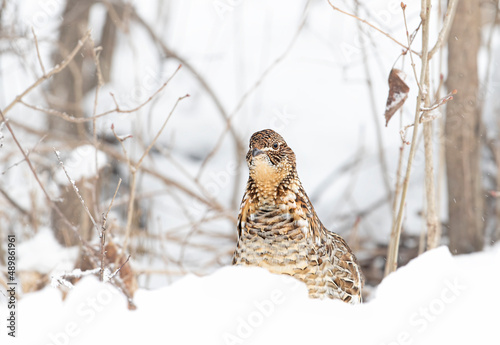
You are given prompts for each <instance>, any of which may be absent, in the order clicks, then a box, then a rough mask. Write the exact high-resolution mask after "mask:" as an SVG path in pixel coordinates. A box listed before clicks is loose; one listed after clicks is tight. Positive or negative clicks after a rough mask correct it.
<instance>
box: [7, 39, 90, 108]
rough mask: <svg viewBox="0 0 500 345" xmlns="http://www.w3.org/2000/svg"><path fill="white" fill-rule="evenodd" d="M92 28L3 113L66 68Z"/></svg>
mask: <svg viewBox="0 0 500 345" xmlns="http://www.w3.org/2000/svg"><path fill="white" fill-rule="evenodd" d="M90 32H91V31H90V30H88V31H87V32H86V34H85V35H84V36H83V37H82V38H81V39H80V40H79V41H78V44H77V45H76V46H75V48H73V50H72V51H71V53H69V55H68V56H66V57H65V58H64V60H63V61H62V62H61V63H60V64H57V65H55V66H54V68H52V69H51V70H50V71H49V72H48V73H46V74H44V75H43V76H41V77H40V78H38V79H37V80H36V81H35V82H34V83H33V84H31V85H30V86H29V87H28V88H27V89H25V90H24V91H23V92H21V93H20V94H19V95H17V96H16V98H15V99H14V100H13V101H12V102H10V103H9V105H8V106H6V107H5V109H4V110H3V115H6V114H7V113H8V112H9V110H11V109H12V107H14V105H16V103H18V102H19V101H20V100H21V99H22V98H23V97H24V96H26V95H27V94H28V93H30V92H31V91H32V90H33V89H35V88H36V87H37V86H38V85H40V84H41V83H43V82H44V81H45V80H47V79H49V78H50V77H52V76H53V75H54V74H57V73H59V72H61V71H62V70H63V69H65V68H66V66H68V65H69V63H70V62H71V61H72V60H73V58H74V57H75V55H76V54H77V53H78V52H79V51H80V49H81V48H82V47H83V44H84V43H85V42H86V41H87V40H88V39H89V37H90Z"/></svg>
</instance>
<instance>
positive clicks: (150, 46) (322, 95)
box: [0, 0, 500, 293]
mask: <svg viewBox="0 0 500 345" xmlns="http://www.w3.org/2000/svg"><path fill="white" fill-rule="evenodd" d="M332 3H334V5H335V6H338V7H339V8H341V9H343V10H345V11H347V12H349V13H352V14H356V15H357V16H359V17H360V18H363V19H366V20H367V21H369V22H370V23H371V24H373V25H374V26H376V27H378V28H380V29H381V30H383V31H384V32H386V33H388V34H389V35H390V36H391V37H392V38H393V39H391V38H389V37H387V36H385V35H384V34H381V33H380V32H379V31H377V30H374V29H373V28H372V27H370V26H368V25H366V24H364V23H362V22H360V21H358V20H356V19H354V18H352V17H350V16H348V15H345V14H343V13H340V12H339V11H336V10H335V9H334V8H332V7H331V6H330V5H329V3H328V2H327V1H326V0H309V1H294V2H291V1H285V0H275V1H264V0H253V1H243V0H220V1H219V0H184V1H180V0H165V1H160V0H158V1H153V0H150V1H142V2H140V1H121V0H110V1H96V0H79V1H77V0H37V1H35V0H23V1H15V0H10V1H9V0H3V1H1V13H0V23H1V27H0V44H1V46H0V104H1V108H2V111H3V113H4V116H5V118H7V119H8V124H9V125H10V127H11V129H12V131H13V132H14V134H15V136H16V138H17V140H18V141H19V144H20V145H21V147H22V149H23V151H24V153H25V154H26V155H27V157H28V159H29V161H30V162H31V167H30V165H29V164H28V162H27V160H26V158H25V156H24V155H23V153H22V151H21V150H20V149H19V147H18V146H17V145H16V143H15V141H14V139H13V136H12V134H11V132H10V130H9V129H8V128H7V126H6V123H5V121H1V124H0V171H1V175H0V238H1V240H0V241H1V243H2V246H0V266H1V267H5V266H6V263H5V258H6V254H5V248H6V246H5V242H6V240H5V239H6V238H7V234H16V236H17V241H18V243H19V250H18V258H19V261H18V271H19V274H20V279H21V282H22V287H23V291H24V292H25V293H26V292H29V291H35V290H38V289H40V288H42V287H44V286H46V285H47V284H50V283H51V280H53V279H54V276H55V277H62V276H64V274H65V273H64V272H71V271H72V270H73V269H74V268H81V269H83V270H87V269H93V268H96V267H99V265H100V262H99V261H100V256H99V255H100V242H101V241H100V233H101V232H102V230H103V229H104V228H105V229H106V230H105V234H106V245H107V247H106V250H107V252H108V253H107V258H106V260H107V261H106V265H109V267H114V269H116V268H117V267H120V266H121V265H122V264H123V262H125V260H126V258H127V257H128V255H129V254H130V259H129V260H130V261H129V263H130V265H127V267H128V269H123V270H122V271H121V272H120V274H121V275H122V276H121V278H122V279H123V284H125V286H126V287H127V288H129V289H130V290H131V291H132V293H133V290H134V289H135V288H137V286H139V287H143V288H155V287H158V286H163V285H166V284H169V283H171V282H172V281H175V280H176V279H178V278H180V277H182V276H184V275H186V274H196V275H205V274H209V273H211V272H213V271H214V270H216V269H217V268H219V267H221V266H224V265H229V264H230V263H231V258H232V254H233V250H234V248H235V244H236V231H235V226H236V219H237V215H238V208H239V203H240V200H241V198H242V196H243V192H244V189H245V183H246V180H247V176H248V171H247V167H246V162H245V159H244V157H245V154H246V151H247V147H248V140H249V138H250V136H251V135H252V133H254V132H256V131H258V130H261V129H265V128H272V129H274V130H276V131H277V132H279V133H280V134H281V135H282V136H283V137H284V138H285V140H286V141H287V142H288V144H289V146H290V147H291V148H292V149H293V150H294V151H295V153H296V156H297V167H298V172H299V176H300V178H301V181H302V183H303V185H304V188H305V190H306V191H307V192H308V194H309V197H310V198H311V200H312V202H313V204H314V206H315V208H316V211H317V213H318V215H319V217H320V219H321V220H322V221H323V223H324V225H325V226H326V227H327V228H328V229H330V230H331V231H334V232H337V233H339V234H340V235H342V236H343V237H344V238H346V239H347V241H348V243H349V245H350V246H351V248H352V249H353V250H354V252H355V253H356V255H357V257H358V259H359V261H360V263H361V264H362V266H363V269H364V273H365V276H366V280H367V284H368V285H369V286H376V285H377V284H378V283H379V282H380V280H381V279H382V278H383V275H384V266H385V258H386V255H387V246H388V243H389V239H390V233H391V227H392V224H393V218H394V210H395V208H394V205H395V204H396V202H395V198H396V196H397V195H398V191H399V190H400V187H398V186H400V185H401V182H402V179H403V178H404V174H405V171H406V164H407V163H406V162H407V159H408V158H407V157H408V152H409V146H408V145H407V144H404V143H403V141H402V138H401V134H400V130H401V129H402V128H403V127H405V126H407V125H409V124H411V123H413V121H414V117H415V100H416V97H417V93H418V86H417V83H416V80H415V75H414V72H413V69H412V63H411V60H410V58H409V54H406V55H403V56H402V52H403V51H404V49H403V48H402V46H401V45H399V44H397V43H396V42H395V41H398V42H401V43H403V45H404V46H406V45H407V43H408V42H407V36H406V29H405V23H404V17H403V12H402V9H401V5H400V1H385V0H384V1H383V0H380V1H378V0H374V1H357V0H345V1H333V2H332ZM406 5H407V7H406V11H405V12H406V18H407V26H408V30H409V33H410V34H411V33H412V32H414V31H415V30H416V29H417V28H418V27H419V23H420V1H416V0H408V1H407V3H406ZM432 5H433V7H432V18H431V32H430V46H431V47H432V46H434V44H435V42H436V40H437V39H438V35H439V32H440V28H441V27H442V25H443V20H445V18H446V16H445V13H446V10H447V6H448V2H447V1H441V0H440V1H432ZM497 24H498V0H492V1H489V0H485V1H478V0H471V1H465V0H460V1H458V5H457V7H456V16H455V18H454V21H453V23H452V24H451V28H450V33H449V35H447V36H446V37H444V41H443V49H438V50H437V51H436V52H435V54H434V57H433V59H432V60H431V62H430V64H431V65H430V75H429V79H430V83H429V84H430V92H429V93H430V94H431V95H432V97H431V98H432V100H433V102H437V101H439V99H440V98H441V97H444V96H446V95H447V94H448V93H449V92H451V91H452V90H453V89H457V90H458V93H457V95H455V99H454V100H453V101H450V102H448V103H446V105H444V106H441V107H439V112H440V114H441V116H440V117H438V118H437V119H436V120H434V121H432V125H433V128H432V133H433V150H434V156H433V161H434V170H433V172H432V173H433V175H434V178H435V186H436V190H435V195H436V212H437V215H438V218H439V219H438V221H439V224H440V225H441V227H442V234H443V235H442V237H441V238H440V244H444V245H449V247H450V250H451V251H452V253H454V254H461V253H470V252H474V251H480V250H483V248H487V247H488V246H491V245H493V244H494V243H495V241H496V240H497V239H498V238H499V237H500V222H499V220H500V204H498V203H497V201H496V200H497V199H496V197H497V196H498V194H497V193H498V192H497V191H498V190H499V188H500V187H499V186H498V185H499V183H500V170H499V169H498V164H497V162H498V160H499V159H500V146H499V145H500V143H499V134H500V120H499V112H500V98H499V97H498V96H499V94H500V93H499V92H500V90H499V88H500V65H499V61H500V49H499V47H500V41H499V39H500V36H499V30H498V25H497ZM88 30H90V31H88ZM420 47H421V39H420V34H418V35H416V36H415V39H414V41H413V42H412V48H413V49H414V50H415V51H416V53H417V54H414V60H415V68H416V70H417V71H420V59H419V58H418V52H419V51H420ZM67 62H69V63H67ZM180 65H182V66H181V67H180V69H179V66H180ZM393 67H397V68H398V69H401V70H402V71H404V72H405V73H406V75H407V78H406V83H407V84H408V86H409V88H410V92H409V97H408V100H407V101H406V103H405V104H404V106H403V108H402V110H401V111H398V112H397V113H396V115H394V118H393V119H392V120H391V121H390V122H389V124H388V126H385V119H384V113H385V109H386V100H387V95H388V91H389V86H388V81H387V80H388V77H389V73H390V71H391V69H392V68H393ZM167 82H168V83H167ZM186 94H189V97H187V98H182V99H181V100H179V99H180V98H181V97H183V96H185V95H186ZM177 102H178V103H177ZM174 107H175V109H174ZM167 120H168V121H167ZM163 126H164V128H163ZM411 133H412V129H408V133H407V135H406V140H411ZM417 140H418V142H417V144H418V146H417V151H416V156H415V159H414V162H413V168H412V171H411V180H410V185H409V190H408V196H407V200H406V205H405V215H404V220H403V233H402V240H401V244H400V253H399V264H400V265H404V264H405V263H407V262H408V261H409V260H410V259H411V258H413V257H415V256H417V255H418V254H419V253H421V252H423V251H425V249H426V245H425V243H426V239H425V236H426V231H427V230H426V228H427V226H426V212H427V207H426V202H425V159H424V156H425V154H424V151H425V150H424V142H423V139H422V135H421V134H420V135H419V137H418V139H417ZM54 150H56V151H57V152H58V153H59V156H60V161H61V162H63V164H64V167H65V169H66V171H67V175H68V176H69V177H68V176H66V174H65V172H64V170H63V168H62V166H61V164H60V162H59V160H58V157H57V155H56V154H55V152H54ZM34 172H35V173H36V176H37V177H36V178H38V180H39V181H37V180H36V178H35V174H34ZM120 179H121V184H120V185H119V188H118V192H117V194H116V198H114V199H113V196H114V194H115V191H116V190H117V186H118V184H119V181H120ZM73 182H74V187H75V188H73ZM42 187H43V188H42ZM75 189H77V190H78V194H79V195H77V193H75ZM47 196H48V197H49V198H50V200H51V201H48V200H49V199H48V198H47ZM80 197H81V198H80ZM81 199H83V200H84V201H85V205H86V207H87V209H88V212H87V211H86V210H85V207H82V201H81ZM112 200H113V201H112ZM110 204H112V207H111V208H110V209H109V206H110ZM108 209H109V210H108ZM108 212H109V213H108ZM87 213H90V214H91V215H92V217H93V218H94V221H95V224H93V222H92V220H91V219H90V217H89V216H88V214H87ZM106 215H107V216H106ZM2 271H3V269H2ZM2 274H3V273H2ZM69 278H71V279H74V278H76V277H75V275H73V276H70V277H69ZM4 279H5V277H1V276H0V280H2V283H3V284H5V283H4V282H3V280H4Z"/></svg>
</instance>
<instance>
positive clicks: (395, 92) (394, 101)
mask: <svg viewBox="0 0 500 345" xmlns="http://www.w3.org/2000/svg"><path fill="white" fill-rule="evenodd" d="M405 78H406V74H405V73H404V72H403V71H401V70H399V69H397V68H393V69H392V70H391V73H390V74H389V96H388V97H387V102H386V105H385V126H386V127H387V124H388V123H389V120H390V119H391V118H392V116H393V115H394V114H395V113H396V111H398V109H399V108H401V107H402V106H403V104H404V102H405V101H406V99H407V98H408V92H410V87H409V86H408V85H407V84H406V83H405V82H404V79H405Z"/></svg>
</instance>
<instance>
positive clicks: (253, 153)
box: [252, 148, 264, 157]
mask: <svg viewBox="0 0 500 345" xmlns="http://www.w3.org/2000/svg"><path fill="white" fill-rule="evenodd" d="M263 153H264V151H261V150H259V149H257V148H255V149H253V150H252V157H256V156H258V155H261V154H263Z"/></svg>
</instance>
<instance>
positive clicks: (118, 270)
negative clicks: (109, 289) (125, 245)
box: [109, 254, 130, 280]
mask: <svg viewBox="0 0 500 345" xmlns="http://www.w3.org/2000/svg"><path fill="white" fill-rule="evenodd" d="M129 260H130V254H129V255H128V256H127V260H125V262H124V263H123V264H122V265H121V266H120V267H118V269H117V270H116V271H115V272H114V273H113V274H111V275H110V276H109V279H110V280H111V279H113V278H114V277H115V276H116V275H117V274H118V273H119V272H120V270H121V269H122V268H123V266H125V265H126V264H127V262H128V261H129Z"/></svg>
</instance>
